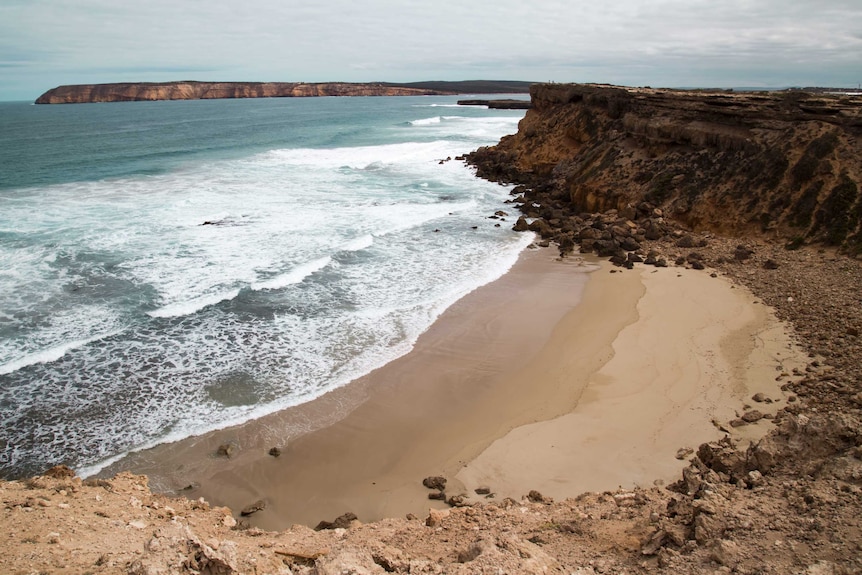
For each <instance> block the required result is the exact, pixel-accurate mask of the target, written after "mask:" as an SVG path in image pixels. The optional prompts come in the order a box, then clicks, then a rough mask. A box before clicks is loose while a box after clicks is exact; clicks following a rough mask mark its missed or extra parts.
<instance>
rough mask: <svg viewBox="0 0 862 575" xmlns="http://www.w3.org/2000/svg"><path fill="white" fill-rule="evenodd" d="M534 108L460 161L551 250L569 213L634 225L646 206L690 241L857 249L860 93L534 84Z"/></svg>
mask: <svg viewBox="0 0 862 575" xmlns="http://www.w3.org/2000/svg"><path fill="white" fill-rule="evenodd" d="M531 99H532V104H533V107H532V109H531V110H530V111H529V112H527V115H526V117H525V118H524V119H523V120H522V121H521V124H520V126H519V130H518V133H517V134H515V135H512V136H508V137H506V138H504V139H503V140H502V141H501V142H500V144H499V145H497V146H495V147H492V148H485V149H481V150H478V151H477V152H475V153H474V154H472V155H471V156H470V158H469V160H470V162H471V163H473V164H475V165H476V166H477V167H478V171H479V175H480V176H483V177H486V178H489V179H492V180H496V181H504V182H513V183H519V184H524V185H525V186H526V190H525V191H526V193H525V194H524V197H523V198H521V199H523V200H524V202H525V204H526V205H528V206H530V207H531V208H530V209H532V210H533V211H534V212H535V213H534V214H533V215H534V216H540V217H542V218H543V219H544V220H545V221H550V220H557V226H556V232H557V233H556V235H555V238H556V239H557V240H564V241H565V236H566V234H569V235H570V236H571V235H572V233H573V232H574V231H576V230H574V229H573V227H572V226H569V225H568V224H567V222H566V221H563V220H566V219H567V217H568V216H570V215H577V214H580V213H582V212H604V211H607V210H610V209H616V210H618V211H619V212H620V213H623V212H625V213H628V214H629V216H630V217H631V218H632V219H633V218H634V214H635V211H634V210H635V208H636V207H637V206H639V205H641V204H643V203H647V204H649V205H650V207H655V208H659V209H660V210H661V211H662V213H663V214H664V215H665V216H666V217H667V216H669V217H670V218H671V219H673V220H675V221H676V222H678V223H680V224H682V225H684V226H686V227H688V228H690V229H692V230H695V231H697V230H701V231H703V230H707V231H713V232H718V233H723V234H729V235H736V236H739V235H744V234H749V233H757V234H767V235H770V236H775V235H778V236H780V237H784V238H789V239H793V240H794V241H795V242H796V243H797V244H798V243H800V242H802V241H819V242H823V243H825V244H828V245H833V246H841V247H842V248H843V249H845V250H847V251H849V252H852V253H859V252H860V251H862V234H860V215H862V199H860V194H859V182H860V178H862V139H860V135H862V97H860V96H858V95H856V96H852V95H830V94H828V93H818V94H813V93H805V92H798V91H785V92H769V93H766V92H763V93H760V92H758V93H733V92H724V91H721V92H718V91H713V92H706V91H662V90H653V89H626V88H617V87H610V86H595V85H561V84H542V85H534V86H533V87H532V88H531ZM533 204H540V205H541V209H534V208H533V207H532V206H533ZM560 222H562V223H560ZM552 227H554V226H553V225H552Z"/></svg>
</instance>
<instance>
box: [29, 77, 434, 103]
mask: <svg viewBox="0 0 862 575" xmlns="http://www.w3.org/2000/svg"><path fill="white" fill-rule="evenodd" d="M446 93H450V92H441V91H439V90H432V89H423V88H410V87H401V86H392V85H386V84H381V83H374V84H351V83H347V82H327V83H318V84H306V83H302V82H165V83H148V82H133V83H122V84H78V85H72V86H59V87H57V88H53V89H51V90H48V91H47V92H45V93H44V94H42V95H41V96H39V98H37V99H36V103H37V104H79V103H89V102H134V101H142V100H209V99H222V98H291V97H293V98H296V97H309V96H425V95H435V94H446Z"/></svg>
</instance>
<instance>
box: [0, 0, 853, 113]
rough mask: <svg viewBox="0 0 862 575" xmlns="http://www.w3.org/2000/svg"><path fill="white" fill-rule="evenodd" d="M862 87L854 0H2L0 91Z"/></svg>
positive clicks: (17, 94)
mask: <svg viewBox="0 0 862 575" xmlns="http://www.w3.org/2000/svg"><path fill="white" fill-rule="evenodd" d="M475 79H485V80H525V81H533V82H547V81H554V82H596V83H611V84H618V85H625V86H647V85H649V86H653V87H724V88H731V87H787V86H836V87H847V88H856V87H857V86H859V85H860V83H862V0H810V1H809V0H727V1H725V0H653V1H649V2H647V1H642V0H614V1H613V2H601V1H596V0H590V1H589V2H586V1H583V0H530V1H529V2H528V1H527V0H454V1H453V0H438V1H437V2H431V1H427V0H425V1H420V0H365V1H361V0H303V1H302V2H300V1H299V0H144V1H140V0H134V1H133V0H0V100H33V99H35V98H36V97H38V96H39V95H40V94H41V93H42V92H44V91H46V90H48V89H50V88H53V87H55V86H59V85H63V84H92V83H103V82H143V81H149V82H158V81H170V80H201V81H207V80H210V81H282V82H322V81H348V82H371V81H388V82H411V81H421V80H475Z"/></svg>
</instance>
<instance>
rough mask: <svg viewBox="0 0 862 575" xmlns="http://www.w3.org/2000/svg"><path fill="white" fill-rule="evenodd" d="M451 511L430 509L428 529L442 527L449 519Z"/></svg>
mask: <svg viewBox="0 0 862 575" xmlns="http://www.w3.org/2000/svg"><path fill="white" fill-rule="evenodd" d="M450 513H451V511H449V510H448V509H429V510H428V517H427V518H426V519H425V525H427V526H428V527H437V526H438V525H440V524H441V523H442V522H443V521H444V520H445V519H446V518H447V517H449V514H450Z"/></svg>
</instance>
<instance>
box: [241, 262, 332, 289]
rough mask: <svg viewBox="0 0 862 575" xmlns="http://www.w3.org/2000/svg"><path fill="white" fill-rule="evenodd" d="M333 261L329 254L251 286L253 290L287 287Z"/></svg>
mask: <svg viewBox="0 0 862 575" xmlns="http://www.w3.org/2000/svg"><path fill="white" fill-rule="evenodd" d="M330 263H332V258H331V257H329V256H327V257H323V258H320V259H317V260H314V261H313V262H308V263H306V264H302V265H299V266H297V267H295V268H294V269H292V270H290V271H289V272H287V273H286V274H282V275H280V276H276V277H274V278H270V279H267V280H264V281H260V282H255V283H253V284H251V288H252V289H253V290H267V289H269V290H273V289H281V288H283V287H287V286H289V285H293V284H297V283H299V282H301V281H302V280H304V279H305V278H307V277H308V276H310V275H311V274H313V273H314V272H317V271H320V270H322V269H323V268H325V267H326V266H328V265H329V264H330Z"/></svg>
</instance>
